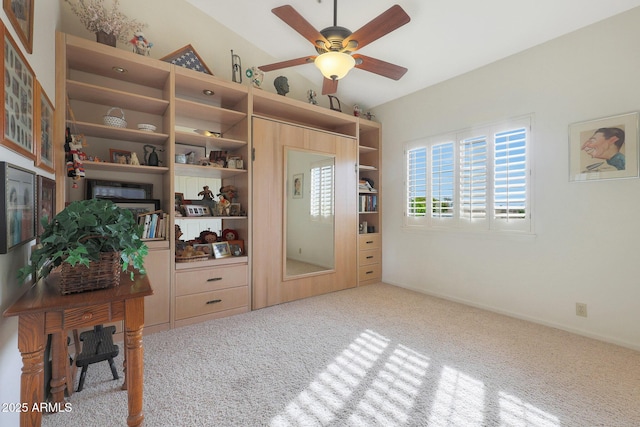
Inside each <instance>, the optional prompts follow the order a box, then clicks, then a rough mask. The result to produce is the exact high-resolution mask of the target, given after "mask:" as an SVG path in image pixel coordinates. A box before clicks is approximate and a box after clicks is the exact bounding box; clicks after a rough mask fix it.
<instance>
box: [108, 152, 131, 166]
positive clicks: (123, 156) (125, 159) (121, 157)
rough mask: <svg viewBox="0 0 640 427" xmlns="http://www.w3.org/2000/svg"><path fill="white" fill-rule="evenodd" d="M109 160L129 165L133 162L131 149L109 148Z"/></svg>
mask: <svg viewBox="0 0 640 427" xmlns="http://www.w3.org/2000/svg"><path fill="white" fill-rule="evenodd" d="M109 161H110V162H111V163H118V164H121V165H128V164H130V163H131V151H126V150H117V149H115V148H109Z"/></svg>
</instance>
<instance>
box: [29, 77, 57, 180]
mask: <svg viewBox="0 0 640 427" xmlns="http://www.w3.org/2000/svg"><path fill="white" fill-rule="evenodd" d="M35 107H36V114H35V119H34V127H35V128H34V131H33V134H34V136H35V142H36V159H35V162H34V164H35V165H36V167H39V168H41V169H44V170H46V171H48V172H52V173H55V163H54V158H55V150H54V146H53V114H54V109H53V104H52V103H51V100H50V99H49V97H48V96H47V94H46V93H45V91H44V89H42V86H41V85H40V82H38V81H37V80H36V99H35Z"/></svg>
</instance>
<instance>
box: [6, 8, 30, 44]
mask: <svg viewBox="0 0 640 427" xmlns="http://www.w3.org/2000/svg"><path fill="white" fill-rule="evenodd" d="M33 3H34V0H2V6H3V7H4V12H5V13H6V14H7V17H9V21H10V22H11V25H13V29H14V30H16V33H17V34H18V37H19V38H20V41H22V44H23V45H24V50H26V51H27V52H28V53H33Z"/></svg>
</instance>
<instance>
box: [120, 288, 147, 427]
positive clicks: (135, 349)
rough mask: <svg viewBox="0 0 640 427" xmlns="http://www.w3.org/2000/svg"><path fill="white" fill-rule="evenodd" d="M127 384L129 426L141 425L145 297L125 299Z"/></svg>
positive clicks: (142, 419)
mask: <svg viewBox="0 0 640 427" xmlns="http://www.w3.org/2000/svg"><path fill="white" fill-rule="evenodd" d="M124 324H125V325H124V327H125V337H124V339H125V359H126V373H125V386H126V387H127V393H128V399H129V416H128V417H127V425H129V427H134V426H139V425H141V424H142V422H143V421H144V414H143V412H142V393H143V373H144V372H143V371H144V359H143V357H144V351H143V348H142V329H143V327H144V298H135V299H130V300H127V301H125V311H124Z"/></svg>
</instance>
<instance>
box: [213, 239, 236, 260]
mask: <svg viewBox="0 0 640 427" xmlns="http://www.w3.org/2000/svg"><path fill="white" fill-rule="evenodd" d="M211 245H212V246H213V256H214V257H215V258H216V259H217V258H227V257H230V256H232V255H231V249H230V248H229V242H216V243H212V244H211Z"/></svg>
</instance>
